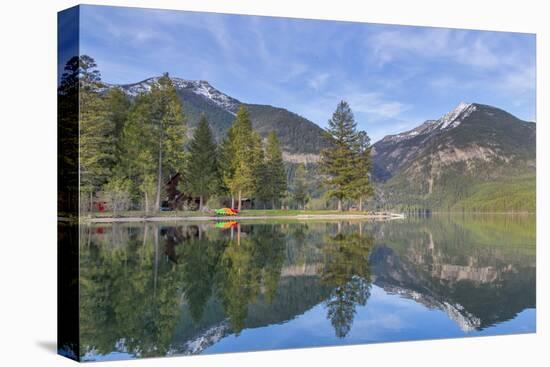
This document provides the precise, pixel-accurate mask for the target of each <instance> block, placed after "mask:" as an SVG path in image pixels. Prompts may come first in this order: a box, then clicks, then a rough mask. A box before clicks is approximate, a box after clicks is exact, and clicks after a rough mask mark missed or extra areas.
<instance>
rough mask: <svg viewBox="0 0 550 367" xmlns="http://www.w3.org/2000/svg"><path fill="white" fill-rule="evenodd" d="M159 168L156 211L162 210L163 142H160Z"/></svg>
mask: <svg viewBox="0 0 550 367" xmlns="http://www.w3.org/2000/svg"><path fill="white" fill-rule="evenodd" d="M158 164H159V166H158V177H157V198H156V201H155V210H156V211H159V210H160V189H161V186H162V140H161V141H160V142H159V163H158Z"/></svg>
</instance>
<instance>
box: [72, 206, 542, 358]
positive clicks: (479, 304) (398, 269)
mask: <svg viewBox="0 0 550 367" xmlns="http://www.w3.org/2000/svg"><path fill="white" fill-rule="evenodd" d="M79 231H80V238H81V240H80V241H81V242H80V343H81V345H80V355H81V357H82V359H83V360H88V361H92V360H114V359H127V358H140V357H155V356H166V355H186V354H205V353H221V352H237V351H257V350H270V349H281V348H301V347H314V346H329V345H346V344H358V343H380V342H393V341H405V340H419V339H436V338H453V337H470V336H481V335H499V334H512V333H532V332H535V330H536V312H535V304H536V302H535V299H536V297H535V293H536V292H535V282H536V278H535V272H536V261H535V252H536V251H535V218H534V216H508V215H478V216H472V215H438V216H432V217H428V218H406V219H403V220H393V221H386V222H382V221H324V222H321V221H273V222H270V221H248V222H241V223H238V222H232V221H224V222H218V223H214V222H209V223H192V222H186V223H183V222H182V223H177V224H174V223H148V224H113V225H81V226H80V228H79Z"/></svg>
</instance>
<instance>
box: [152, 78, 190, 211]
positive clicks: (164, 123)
mask: <svg viewBox="0 0 550 367" xmlns="http://www.w3.org/2000/svg"><path fill="white" fill-rule="evenodd" d="M151 112H152V113H151V118H152V121H151V123H152V124H153V126H154V134H153V135H154V139H153V140H154V142H155V144H154V145H155V156H156V160H157V166H156V170H157V178H156V197H155V210H157V211H158V210H160V206H161V195H162V191H163V189H164V187H163V186H164V181H165V179H166V178H167V176H168V175H171V174H175V173H176V172H180V171H182V170H183V168H184V163H185V154H184V143H185V137H186V124H185V116H184V114H183V108H182V106H181V102H180V100H179V98H178V95H177V93H176V88H175V87H174V84H173V83H172V80H171V79H170V77H169V76H168V73H165V74H164V75H163V76H162V77H161V78H160V79H159V80H158V85H153V87H152V89H151Z"/></svg>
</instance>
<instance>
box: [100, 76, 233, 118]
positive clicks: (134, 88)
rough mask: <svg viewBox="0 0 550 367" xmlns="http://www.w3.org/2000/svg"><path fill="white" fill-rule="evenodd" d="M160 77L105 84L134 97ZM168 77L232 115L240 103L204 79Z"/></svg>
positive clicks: (147, 89) (156, 81)
mask: <svg viewBox="0 0 550 367" xmlns="http://www.w3.org/2000/svg"><path fill="white" fill-rule="evenodd" d="M160 78H161V77H160V76H156V77H152V78H149V79H145V80H143V81H141V82H139V83H135V84H124V85H107V86H108V87H120V88H121V89H122V90H123V91H124V93H126V94H127V95H130V96H132V97H136V96H138V95H139V94H142V93H148V92H150V91H151V88H152V86H153V85H155V84H158V81H159V79H160ZM170 79H171V80H172V83H173V84H174V87H176V89H178V90H189V91H191V92H193V93H195V94H197V95H200V96H202V97H204V98H206V99H208V100H210V101H211V102H212V103H214V104H216V105H217V106H219V107H221V108H222V109H224V110H226V111H227V112H229V113H231V114H233V115H235V113H236V112H237V109H238V108H239V105H240V104H241V103H240V102H239V101H238V100H236V99H234V98H231V97H229V96H228V95H226V94H224V93H222V92H220V91H219V90H217V89H216V88H214V87H212V86H211V85H210V83H208V81H206V80H187V79H182V78H177V77H170Z"/></svg>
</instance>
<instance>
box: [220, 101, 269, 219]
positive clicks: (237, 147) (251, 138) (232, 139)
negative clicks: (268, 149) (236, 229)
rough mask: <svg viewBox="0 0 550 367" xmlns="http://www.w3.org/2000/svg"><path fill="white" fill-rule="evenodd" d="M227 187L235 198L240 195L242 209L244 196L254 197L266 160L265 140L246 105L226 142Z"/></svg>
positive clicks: (225, 177)
mask: <svg viewBox="0 0 550 367" xmlns="http://www.w3.org/2000/svg"><path fill="white" fill-rule="evenodd" d="M224 145H226V146H224V159H228V160H229V162H227V163H226V164H224V169H225V172H224V180H225V185H226V186H227V188H228V189H229V191H230V192H231V195H232V197H234V196H235V195H237V198H238V201H237V208H238V209H239V210H241V205H242V199H243V196H244V195H248V196H249V195H252V194H253V193H254V192H255V191H256V188H257V184H258V175H257V172H258V169H259V167H260V165H261V163H262V161H263V149H262V140H261V137H260V135H259V134H258V133H257V132H255V131H254V130H253V129H252V122H251V120H250V116H249V114H248V110H247V109H246V107H245V106H241V107H240V108H239V111H238V112H237V116H236V117H235V122H234V123H233V125H232V126H231V128H230V129H229V131H228V135H227V138H226V139H225V141H224Z"/></svg>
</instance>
